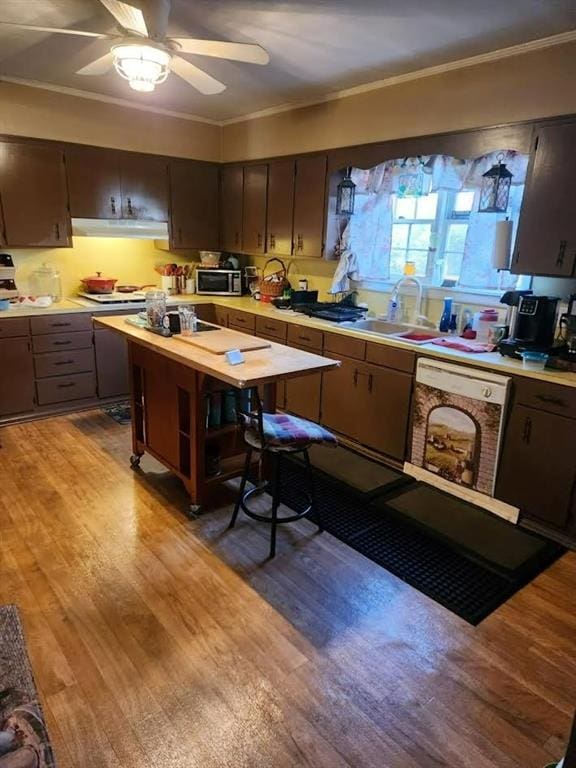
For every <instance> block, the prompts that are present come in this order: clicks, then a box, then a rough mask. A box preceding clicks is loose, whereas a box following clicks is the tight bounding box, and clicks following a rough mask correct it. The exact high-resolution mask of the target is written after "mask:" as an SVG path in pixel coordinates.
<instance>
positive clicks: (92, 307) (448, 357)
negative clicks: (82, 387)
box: [0, 294, 576, 388]
mask: <svg viewBox="0 0 576 768" xmlns="http://www.w3.org/2000/svg"><path fill="white" fill-rule="evenodd" d="M183 303H194V304H216V305H218V306H222V307H228V308H230V309H239V310H244V311H246V312H250V313H252V314H255V315H260V316H264V317H274V318H276V319H277V320H284V321H286V322H288V323H293V324H295V325H302V326H305V327H308V328H317V329H318V330H320V331H323V332H325V333H326V332H329V333H336V334H340V335H342V336H351V337H353V338H357V339H363V340H364V341H370V342H374V343H375V344H384V345H387V346H391V347H397V348H400V349H407V350H411V351H412V352H415V353H416V354H418V355H422V356H425V357H433V358H437V359H439V360H444V361H446V362H452V363H460V364H463V365H471V366H474V367H476V368H483V369H489V370H492V371H496V372H498V373H501V374H504V375H515V376H524V377H526V378H531V379H538V380H540V381H546V382H549V383H551V384H559V385H561V386H566V387H575V388H576V373H570V372H567V371H554V370H549V369H546V370H544V371H530V370H525V369H524V368H523V367H522V361H521V360H514V359H512V358H508V357H502V355H500V354H499V353H498V352H483V353H470V352H460V351H459V350H455V349H446V348H444V349H441V348H439V347H436V346H434V345H433V344H424V345H415V344H411V343H410V342H408V341H401V340H399V339H391V338H387V337H382V336H379V335H377V334H373V333H370V332H368V331H356V330H354V329H353V328H342V327H340V326H339V325H338V324H337V323H330V322H328V321H327V320H317V319H315V318H312V317H307V316H306V315H301V314H299V313H297V312H292V311H291V310H288V311H286V310H280V309H276V308H275V307H274V306H272V305H271V304H267V303H262V302H259V301H254V299H252V298H250V297H248V296H245V297H242V298H235V297H220V296H199V295H197V294H191V295H179V296H173V297H169V299H168V304H169V305H171V306H177V305H178V304H183ZM143 308H144V303H141V304H140V303H129V304H113V305H106V304H104V305H102V304H96V303H94V304H92V303H90V301H89V300H87V299H82V298H73V299H64V300H62V301H60V302H58V303H57V304H53V305H52V306H51V307H49V308H47V309H39V308H36V307H17V308H15V309H9V310H6V311H4V312H0V319H2V318H5V317H6V318H8V317H32V316H38V315H46V314H53V313H66V312H90V313H93V314H98V313H103V312H107V313H109V312H114V311H116V312H118V311H126V310H133V311H134V312H138V311H140V310H141V309H143ZM284 348H285V347H284Z"/></svg>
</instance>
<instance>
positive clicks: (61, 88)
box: [0, 74, 221, 127]
mask: <svg viewBox="0 0 576 768" xmlns="http://www.w3.org/2000/svg"><path fill="white" fill-rule="evenodd" d="M0 82H3V83H13V84H14V85H25V86H27V87H29V88H38V89H39V90H41V91H52V92H53V93H61V94H63V95H64V96H76V97H79V98H81V99H90V100H91V101H100V102H103V103H105V104H114V105H116V106H118V107H128V108H129V109H138V110H140V111H141V112H152V113H154V114H156V115H163V116H164V117H176V118H178V119H179V120H189V121H190V122H193V123H205V124H207V125H215V126H218V127H219V126H221V123H220V122H219V121H218V120H210V118H207V117H200V116H199V115H192V114H190V113H189V112H175V111H172V110H170V109H162V108H161V107H151V106H149V105H147V104H136V103H135V102H133V101H130V100H129V99H121V98H117V97H115V96H106V95H105V94H102V93H92V92H91V91H82V90H80V89H78V88H68V87H67V86H65V85H54V84H53V83H42V82H40V81H39V80H28V79H26V78H24V77H11V76H9V75H2V74H0Z"/></svg>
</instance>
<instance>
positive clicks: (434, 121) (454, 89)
mask: <svg viewBox="0 0 576 768" xmlns="http://www.w3.org/2000/svg"><path fill="white" fill-rule="evenodd" d="M575 81H576V43H569V44H564V45H558V46H554V47H551V48H545V49H541V50H538V51H534V52H532V53H525V54H522V55H517V56H513V57H510V58H506V59H501V60H499V61H495V62H491V63H486V64H481V65H475V66H473V67H466V68H464V69H459V70H454V71H451V72H445V73H443V74H440V75H435V76H432V77H424V78H421V79H419V80H412V81H409V82H405V83H402V84H398V85H394V86H389V87H386V88H380V89H378V90H373V91H368V92H365V93H362V94H358V95H354V96H348V97H346V98H342V99H337V100H334V101H327V102H325V103H322V104H316V105H314V106H310V107H305V108H301V109H294V110H291V111H289V112H282V113H279V114H277V115H273V116H270V117H264V118H258V119H254V120H246V121H244V122H240V123H234V124H230V125H226V126H225V127H224V132H223V160H224V161H233V160H243V159H251V158H256V157H271V156H275V155H284V154H291V153H297V152H309V151H313V150H319V149H326V148H333V147H342V146H347V145H353V144H364V143H369V142H376V141H383V140H387V139H395V138H405V137H410V136H419V135H424V134H432V133H440V132H449V131H456V130H460V129H465V128H477V127H481V126H488V125H496V124H498V123H506V122H514V121H521V120H530V119H534V118H540V117H547V116H551V115H561V114H569V113H574V112H576V88H575V87H574V82H575Z"/></svg>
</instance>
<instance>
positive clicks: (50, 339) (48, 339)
mask: <svg viewBox="0 0 576 768" xmlns="http://www.w3.org/2000/svg"><path fill="white" fill-rule="evenodd" d="M91 346H92V331H77V332H76V333H47V334H45V335H43V336H32V348H33V350H34V352H36V353H38V352H59V351H60V350H62V349H86V348H88V347H91Z"/></svg>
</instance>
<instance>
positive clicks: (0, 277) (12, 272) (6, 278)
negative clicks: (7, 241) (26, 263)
mask: <svg viewBox="0 0 576 768" xmlns="http://www.w3.org/2000/svg"><path fill="white" fill-rule="evenodd" d="M16 296H18V289H17V288H16V268H15V266H14V262H13V261H12V256H10V254H9V253H0V301H7V300H8V299H13V298H15V297H16ZM7 308H8V306H6V309H7Z"/></svg>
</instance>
